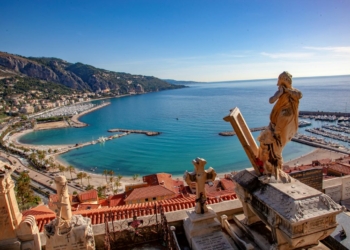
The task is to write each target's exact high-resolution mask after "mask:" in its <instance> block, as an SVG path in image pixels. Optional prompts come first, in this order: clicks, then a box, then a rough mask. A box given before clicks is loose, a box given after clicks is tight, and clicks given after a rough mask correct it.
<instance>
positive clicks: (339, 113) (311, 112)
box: [299, 111, 350, 117]
mask: <svg viewBox="0 0 350 250" xmlns="http://www.w3.org/2000/svg"><path fill="white" fill-rule="evenodd" d="M305 115H306V116H307V115H312V116H319V115H322V116H323V115H327V116H332V115H334V116H336V117H342V116H343V117H350V113H345V112H324V111H299V116H305Z"/></svg>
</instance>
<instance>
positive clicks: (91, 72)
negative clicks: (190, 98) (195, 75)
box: [0, 51, 185, 94]
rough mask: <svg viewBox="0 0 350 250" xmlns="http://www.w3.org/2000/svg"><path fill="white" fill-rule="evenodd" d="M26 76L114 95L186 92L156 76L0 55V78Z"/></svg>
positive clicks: (35, 58) (41, 58)
mask: <svg viewBox="0 0 350 250" xmlns="http://www.w3.org/2000/svg"><path fill="white" fill-rule="evenodd" d="M11 76H27V77H31V78H36V79H39V80H45V81H48V82H53V83H59V84H62V85H64V86H66V87H69V88H72V89H75V90H82V91H89V92H99V91H102V92H104V91H107V92H110V93H114V94H127V93H129V92H132V91H133V90H135V89H136V88H137V87H138V85H141V86H142V88H143V89H144V91H145V92H154V91H159V90H166V89H177V88H183V87H185V86H184V85H174V84H171V83H168V82H166V81H164V80H161V79H159V78H156V77H153V76H144V75H132V74H128V73H124V72H122V73H121V72H114V71H109V70H105V69H99V68H96V67H94V66H92V65H87V64H84V63H81V62H77V63H70V62H67V61H65V60H63V59H60V58H55V57H24V56H20V55H14V54H10V53H7V52H1V51H0V77H2V78H4V77H11Z"/></svg>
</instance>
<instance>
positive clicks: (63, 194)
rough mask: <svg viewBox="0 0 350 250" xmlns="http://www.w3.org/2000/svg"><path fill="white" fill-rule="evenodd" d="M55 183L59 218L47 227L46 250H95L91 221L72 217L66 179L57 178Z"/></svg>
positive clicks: (79, 216)
mask: <svg viewBox="0 0 350 250" xmlns="http://www.w3.org/2000/svg"><path fill="white" fill-rule="evenodd" d="M55 183H56V188H57V196H58V202H56V203H55V204H56V205H57V211H56V214H57V216H56V218H55V219H54V220H52V221H51V222H50V223H49V224H47V225H45V235H46V250H70V249H72V250H73V249H78V250H83V249H84V250H85V249H89V250H90V249H95V241H94V234H93V231H92V226H91V221H90V219H89V218H85V217H83V216H81V215H73V216H72V211H71V205H70V200H69V194H68V187H67V180H66V177H64V176H56V177H55Z"/></svg>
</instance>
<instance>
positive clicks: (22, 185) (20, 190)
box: [15, 172, 41, 210]
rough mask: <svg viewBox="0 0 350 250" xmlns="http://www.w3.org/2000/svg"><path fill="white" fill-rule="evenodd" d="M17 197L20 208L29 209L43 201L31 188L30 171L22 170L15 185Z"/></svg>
mask: <svg viewBox="0 0 350 250" xmlns="http://www.w3.org/2000/svg"><path fill="white" fill-rule="evenodd" d="M15 191H16V198H17V202H18V205H19V208H20V210H25V209H28V208H30V207H32V206H35V205H38V204H39V203H40V201H41V199H40V197H39V196H36V195H34V192H33V190H32V189H31V188H30V177H29V175H28V173H25V172H22V173H21V174H20V176H19V178H18V179H17V182H16V185H15Z"/></svg>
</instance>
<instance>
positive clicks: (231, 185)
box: [220, 179, 236, 191]
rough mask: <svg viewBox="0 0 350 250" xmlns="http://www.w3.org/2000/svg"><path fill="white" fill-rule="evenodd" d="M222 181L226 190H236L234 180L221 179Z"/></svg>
mask: <svg viewBox="0 0 350 250" xmlns="http://www.w3.org/2000/svg"><path fill="white" fill-rule="evenodd" d="M220 182H221V186H222V188H223V189H224V190H231V191H234V189H235V186H236V185H235V183H234V182H233V181H232V180H228V179H220Z"/></svg>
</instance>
